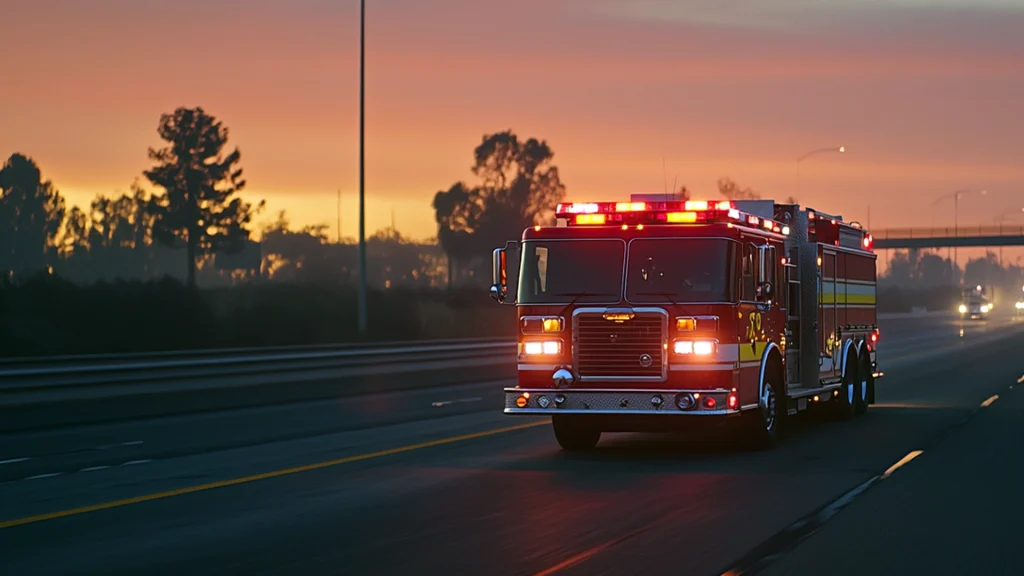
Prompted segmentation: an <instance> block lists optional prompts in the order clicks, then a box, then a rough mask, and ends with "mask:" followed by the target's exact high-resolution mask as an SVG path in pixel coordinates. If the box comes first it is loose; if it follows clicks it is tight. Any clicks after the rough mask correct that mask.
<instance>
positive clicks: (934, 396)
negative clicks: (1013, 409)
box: [0, 328, 1022, 574]
mask: <svg viewBox="0 0 1024 576" xmlns="http://www.w3.org/2000/svg"><path fill="white" fill-rule="evenodd" d="M972 330H973V328H972ZM978 330H980V331H981V332H979V334H984V333H986V332H987V331H988V330H989V329H987V328H978ZM1021 338H1022V337H1021V332H1020V331H1019V330H1016V331H1014V330H1009V331H1004V332H1001V333H999V334H998V339H996V340H991V341H988V342H987V343H986V344H983V345H979V346H975V347H973V348H969V349H968V348H965V349H963V350H959V351H957V349H954V350H952V351H947V352H945V353H944V354H943V355H942V356H941V357H938V358H933V359H930V360H928V361H927V362H918V363H917V364H916V365H912V364H908V363H904V364H901V365H900V366H897V367H896V368H894V369H892V370H891V371H890V370H887V373H888V374H889V377H887V378H886V379H885V380H884V382H883V384H882V385H880V387H879V401H880V405H879V406H877V407H873V408H872V411H871V412H870V413H869V415H868V416H866V417H864V418H861V419H857V420H853V421H848V422H841V423H828V424H821V423H816V422H813V421H807V422H802V423H799V424H798V425H797V429H796V430H795V432H794V436H793V437H792V438H791V439H789V440H788V441H787V442H786V443H785V444H783V445H782V446H781V447H780V448H779V449H777V450H775V451H773V452H763V453H744V452H736V451H733V450H731V449H730V448H728V447H723V446H717V445H714V444H712V445H710V446H708V445H705V444H703V443H700V442H691V441H687V440H685V439H682V440H680V439H677V438H671V437H670V438H663V437H658V436H653V437H652V436H639V435H622V436H611V437H609V438H608V440H607V441H605V442H603V443H602V446H601V449H600V450H599V451H598V452H597V453H595V454H592V455H582V456H581V455H565V454H562V453H560V452H559V451H558V450H557V447H556V446H555V444H554V442H553V440H552V439H551V436H550V429H549V428H548V427H547V426H542V427H540V428H537V429H532V430H530V429H527V430H519V431H516V432H510V433H507V434H501V435H496V436H491V437H487V438H478V439H474V440H468V441H465V442H461V443H453V444H448V445H444V446H438V447H435V448H428V449H424V450H419V451H413V452H407V453H404V454H401V455H394V456H387V457H382V458H379V459H375V460H365V461H360V462H355V463H353V464H351V465H348V464H346V465H343V466H337V467H333V468H327V469H321V470H315V471H311V472H305V473H301V474H295V475H290V476H285V477H278V478H273V479H269V480H263V481H258V482H252V483H248V484H244V485H237V486H232V487H228V488H222V489H217V490H210V491H205V492H200V493H194V494H188V495H185V496H180V497H176V498H168V499H163V500H158V501H152V502H145V503H141V504H137V505H132V506H126V507H122V508H118V509H114V510H105V511H99V512H94V513H90V514H83V515H80V516H74V517H68V518H62V519H58V520H51V521H47V522H42V523H38V524H32V525H27V526H21V527H17V528H11V529H7V530H4V531H3V536H4V538H2V539H0V555H2V557H4V558H5V559H6V560H7V561H8V566H9V569H10V571H11V573H13V574H23V573H24V574H28V573H31V574H48V573H75V572H90V571H91V572H102V573H107V574H116V573H124V574H131V573H139V572H146V573H168V574H176V573H182V572H186V571H187V572H192V573H223V572H246V573H254V574H294V573H314V574H316V573H337V572H345V573H360V574H363V573H366V574H375V573H380V574H395V573H408V571H409V570H410V569H415V570H416V571H419V572H427V573H430V572H449V573H488V574H532V573H537V572H540V571H542V570H545V569H548V568H551V567H554V566H557V565H559V564H562V563H564V562H565V561H566V560H569V559H572V558H574V557H577V556H579V555H581V554H588V553H591V552H592V554H591V555H590V556H589V557H586V558H585V559H584V560H583V561H582V562H581V563H580V564H578V565H576V566H571V567H567V568H566V569H565V570H563V571H562V572H561V573H581V574H582V573H588V574H590V573H623V571H625V572H633V573H635V572H644V573H652V574H660V573H679V572H680V571H684V572H686V573H696V574H700V573H714V571H715V570H716V569H720V568H723V567H724V566H726V565H728V563H729V562H731V561H732V560H734V559H736V558H738V557H739V556H740V555H742V554H743V553H744V552H745V551H747V550H749V549H751V548H753V547H754V546H756V545H757V544H758V543H759V542H761V541H763V540H765V539H767V538H768V537H770V536H771V535H772V534H774V533H776V532H778V531H779V530H781V529H783V528H784V527H785V526H787V525H789V524H791V523H792V522H793V521H795V520H797V519H799V518H800V517H802V516H803V515H805V514H807V513H809V512H810V511H812V510H814V509H815V508H817V507H819V506H821V505H822V504H824V503H826V502H828V501H829V500H830V499H833V498H835V497H836V496H838V495H840V494H842V493H844V492H845V491H847V490H849V489H850V488H851V487H853V486H855V485H857V484H858V483H860V482H862V481H863V480H864V479H866V478H869V477H871V476H873V475H876V474H879V473H880V472H881V471H883V470H885V469H886V468H888V467H889V466H891V465H892V464H893V463H895V462H896V461H898V460H899V459H901V458H902V457H903V456H905V455H906V453H907V452H908V451H909V450H912V449H915V447H917V446H920V445H922V444H926V443H927V442H928V441H930V440H932V439H934V438H936V437H940V436H941V435H942V434H943V432H944V431H945V430H948V429H950V427H951V426H953V425H954V424H955V423H956V422H958V421H959V420H961V419H962V418H963V417H964V416H965V415H966V414H969V413H970V411H972V410H974V409H977V407H978V405H979V404H980V403H981V402H982V401H984V400H985V399H987V398H989V397H990V396H992V395H993V394H1002V393H1004V391H1003V389H1002V388H1001V386H1002V384H1001V382H1004V381H1005V380H1006V379H1008V378H1014V379H1015V378H1017V377H1018V376H1020V370H1019V369H1020V366H1014V364H1015V363H1018V361H1017V358H1018V355H1019V352H1018V351H1019V349H1020V347H1021V345H1022V340H1021ZM908 362H909V361H908ZM997 405H998V402H996V403H995V404H994V405H993V407H994V406H997ZM509 420H510V419H507V418H501V417H500V415H496V414H492V413H481V414H470V415H466V416H462V417H458V418H453V419H442V420H431V421H424V422H417V423H411V424H407V425H405V426H404V427H401V426H400V427H390V428H389V429H386V431H385V429H378V430H367V431H359V432H350V433H344V434H339V435H334V436H327V437H316V438H306V439H302V440H290V441H286V442H280V443H275V444H267V445H260V446H249V447H241V448H236V449H233V450H229V451H221V452H211V453H204V454H198V455H191V456H183V457H180V458H175V459H170V460H166V461H160V462H154V463H151V464H149V465H146V466H140V467H139V468H136V469H130V468H119V469H116V470H101V471H97V472H95V473H96V474H97V476H93V477H88V478H89V479H88V480H85V478H87V477H86V476H67V477H57V478H44V479H38V480H33V481H23V482H12V483H8V484H5V485H2V488H0V495H2V496H3V498H4V501H3V502H2V503H0V504H2V505H0V509H2V510H4V512H5V514H6V513H7V510H8V505H13V506H15V507H16V512H18V513H19V514H20V513H28V512H35V513H38V512H39V511H43V510H44V509H47V508H57V509H59V508H60V507H62V506H65V507H66V506H68V505H69V504H70V503H75V504H76V505H81V504H82V503H83V502H88V501H89V499H90V498H99V499H103V498H112V497H120V498H123V497H129V496H132V495H137V494H138V493H140V492H141V493H147V492H151V491H155V490H165V489H172V488H174V487H176V486H182V485H195V484H199V483H204V482H208V481H215V480H218V479H223V478H225V477H230V476H231V475H232V474H234V475H236V476H237V475H239V474H248V473H258V472H261V471H266V470H268V469H273V468H272V467H273V466H278V467H281V466H288V465H299V464H303V463H309V462H312V461H317V458H320V459H329V458H337V457H339V456H340V455H342V454H346V453H353V452H360V451H368V450H369V449H370V448H371V447H372V448H375V449H379V448H380V447H382V446H386V445H388V444H389V443H390V444H391V445H395V444H398V445H400V443H401V442H402V441H403V440H404V441H406V442H408V440H409V438H410V437H417V436H418V437H420V438H427V437H435V436H440V437H443V436H445V434H449V435H451V434H454V433H456V432H461V431H464V430H465V429H467V428H472V427H477V428H479V429H485V428H488V427H490V426H493V427H497V426H501V425H508V424H509ZM444 427H448V428H449V429H447V430H445V429H442V428H444ZM399 428H401V430H399ZM359 435H361V437H362V443H361V444H360V443H359V442H355V441H353V438H355V437H356V436H359ZM914 464H916V463H912V464H911V465H910V466H913V465H914ZM53 549H59V550H61V551H62V554H60V555H52V554H48V553H47V551H49V550H53ZM410 557H411V558H413V559H414V560H410Z"/></svg>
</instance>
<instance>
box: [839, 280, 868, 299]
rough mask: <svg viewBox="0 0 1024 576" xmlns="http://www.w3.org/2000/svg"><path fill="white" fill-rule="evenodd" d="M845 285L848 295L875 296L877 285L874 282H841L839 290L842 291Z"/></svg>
mask: <svg viewBox="0 0 1024 576" xmlns="http://www.w3.org/2000/svg"><path fill="white" fill-rule="evenodd" d="M844 284H845V286H844ZM844 287H845V288H846V295H847V296H874V295H875V285H874V284H871V285H865V284H851V283H848V282H847V283H840V284H839V290H840V291H841V289H842V288H844Z"/></svg>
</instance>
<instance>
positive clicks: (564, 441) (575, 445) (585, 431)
mask: <svg viewBox="0 0 1024 576" xmlns="http://www.w3.org/2000/svg"><path fill="white" fill-rule="evenodd" d="M551 426H552V427H553V428H554V429H555V440H557V441H558V445H559V446H561V447H562V449H563V450H566V451H568V452H582V451H585V450H593V449H594V448H595V447H596V446H597V443H598V442H599V441H600V440H601V431H600V430H598V429H596V428H594V427H593V426H588V425H587V424H586V421H583V420H581V419H577V418H573V417H572V416H571V415H568V414H565V415H561V416H552V417H551Z"/></svg>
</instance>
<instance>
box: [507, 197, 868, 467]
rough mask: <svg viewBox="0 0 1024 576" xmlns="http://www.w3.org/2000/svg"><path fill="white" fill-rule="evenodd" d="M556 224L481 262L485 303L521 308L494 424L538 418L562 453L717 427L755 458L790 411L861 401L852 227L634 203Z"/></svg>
mask: <svg viewBox="0 0 1024 576" xmlns="http://www.w3.org/2000/svg"><path fill="white" fill-rule="evenodd" d="M555 215H556V224H557V225H556V226H535V227H530V228H527V229H526V230H525V231H524V232H523V236H522V241H521V242H509V243H508V244H507V245H506V248H498V249H496V250H495V251H494V254H493V256H494V263H493V264H494V275H493V285H492V286H491V296H492V297H493V298H494V299H495V300H497V301H498V302H499V303H505V304H515V305H517V306H518V311H519V318H518V320H519V327H518V330H517V332H519V375H518V386H515V387H509V388H505V413H506V414H512V415H531V416H537V415H551V416H552V417H553V420H552V424H553V428H554V433H555V438H556V440H557V441H558V443H559V444H560V445H561V446H562V448H563V449H565V450H589V449H592V448H594V447H595V446H596V445H597V443H598V441H599V439H600V437H601V434H602V433H603V432H641V431H651V432H673V431H678V430H679V428H680V426H682V425H684V423H690V424H697V423H700V424H706V425H711V424H713V423H716V422H721V421H724V420H730V421H738V423H739V424H740V425H741V426H742V429H744V430H745V431H746V434H747V438H748V439H750V440H751V441H753V442H752V443H753V444H755V445H760V446H762V447H768V446H770V445H771V444H773V443H774V441H775V438H776V431H777V429H778V426H779V422H780V420H782V419H783V418H785V417H787V416H788V415H790V414H795V413H796V412H798V411H801V410H804V409H806V408H809V407H811V406H812V405H815V404H820V405H822V406H821V408H823V409H824V408H828V409H831V411H832V412H833V413H834V414H836V415H838V416H841V417H852V416H856V415H860V414H863V413H864V412H866V411H867V410H868V406H869V405H870V404H873V403H874V401H875V378H876V377H878V376H881V373H880V372H879V371H878V364H877V356H876V346H877V344H878V340H879V332H878V322H877V314H876V300H875V293H876V288H875V286H876V268H875V265H876V255H875V253H874V251H873V249H872V247H873V244H874V242H873V239H872V237H871V235H870V234H868V233H867V231H866V230H864V229H863V228H862V227H861V226H860V225H859V224H857V223H849V222H844V221H843V220H842V218H841V217H839V216H831V215H827V214H823V213H820V212H817V211H815V210H810V209H801V207H800V206H797V205H794V204H775V203H774V202H773V201H771V200H757V201H734V202H731V201H724V200H723V201H693V200H688V201H685V202H683V201H666V200H665V199H663V198H661V199H659V198H657V197H655V198H653V199H652V198H645V197H642V196H639V195H637V196H634V197H633V198H631V199H630V201H629V202H584V203H572V204H559V205H558V207H557V209H556V211H555ZM516 272H518V281H517V280H516V279H513V278H512V276H513V275H515V274H516ZM687 421H688V422H687Z"/></svg>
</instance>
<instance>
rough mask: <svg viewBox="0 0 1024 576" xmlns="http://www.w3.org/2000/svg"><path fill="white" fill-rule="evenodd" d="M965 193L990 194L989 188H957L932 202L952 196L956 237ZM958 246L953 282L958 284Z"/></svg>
mask: <svg viewBox="0 0 1024 576" xmlns="http://www.w3.org/2000/svg"><path fill="white" fill-rule="evenodd" d="M965 194H981V195H982V196H984V195H985V194H988V191H987V190H957V191H956V192H951V193H949V194H946V195H945V196H940V197H938V198H936V199H935V202H932V206H935V205H936V204H938V203H939V202H942V201H943V200H946V199H948V198H952V199H953V237H954V238H957V237H959V236H960V197H961V196H963V195H965ZM954 244H955V242H954ZM958 248H959V247H958V246H953V277H954V278H953V283H954V284H956V270H957V266H959V264H960V259H959V258H958V256H959V254H958Z"/></svg>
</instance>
